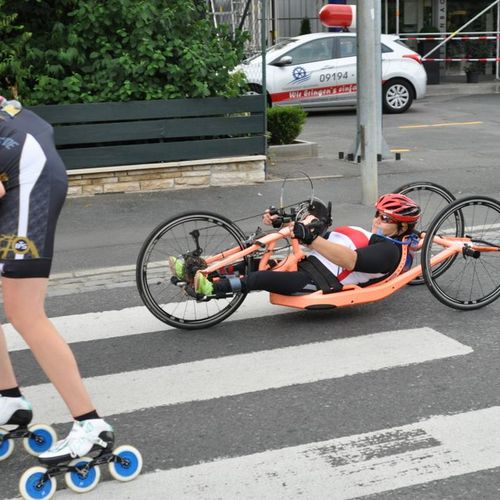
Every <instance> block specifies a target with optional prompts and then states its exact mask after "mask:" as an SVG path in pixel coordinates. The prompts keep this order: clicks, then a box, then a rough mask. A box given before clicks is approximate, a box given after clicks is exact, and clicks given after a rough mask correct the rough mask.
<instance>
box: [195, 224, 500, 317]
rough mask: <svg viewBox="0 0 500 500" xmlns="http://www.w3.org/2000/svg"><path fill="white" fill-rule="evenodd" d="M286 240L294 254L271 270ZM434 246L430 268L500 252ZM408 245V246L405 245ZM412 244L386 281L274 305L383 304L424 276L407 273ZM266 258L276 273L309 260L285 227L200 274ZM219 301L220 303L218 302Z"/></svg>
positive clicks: (457, 243)
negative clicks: (466, 253)
mask: <svg viewBox="0 0 500 500" xmlns="http://www.w3.org/2000/svg"><path fill="white" fill-rule="evenodd" d="M310 220H312V218H310V216H308V218H306V219H305V220H304V222H305V223H307V222H309V221H310ZM424 237H425V234H424V233H422V234H421V235H420V237H419V241H418V244H417V245H416V246H415V247H412V250H414V251H418V250H420V248H421V247H422V244H423V241H424ZM282 239H290V241H291V247H292V252H291V253H290V254H289V255H287V256H286V257H285V258H283V259H282V260H280V261H278V262H277V264H276V265H275V266H274V267H273V268H272V269H271V268H270V266H269V260H270V258H271V257H272V255H273V252H274V249H275V247H276V244H277V242H278V241H280V240H282ZM433 242H434V243H436V244H438V245H440V246H442V247H443V250H442V251H441V252H439V253H438V254H436V255H435V256H434V257H432V258H431V259H430V266H431V267H434V266H437V265H438V264H440V263H442V262H444V261H445V260H447V259H449V258H450V257H453V256H455V255H458V254H461V253H462V252H463V249H464V245H467V247H468V248H469V249H470V250H472V251H481V252H488V251H494V252H498V251H499V249H498V248H497V247H488V246H483V245H481V246H475V245H474V244H473V243H472V240H471V238H468V237H441V236H435V237H434V238H433ZM404 243H406V242H404ZM408 246H409V245H408V244H403V245H402V255H401V260H400V262H399V265H398V267H397V268H396V270H395V271H394V272H393V273H392V274H391V275H390V276H388V277H387V278H385V279H384V280H383V281H379V282H377V283H374V284H371V285H368V286H365V287H361V286H358V285H344V287H343V289H342V290H341V291H339V292H334V293H324V292H322V291H321V290H318V291H316V292H311V293H307V294H302V295H281V294H278V293H270V302H271V303H272V304H276V305H281V306H287V307H294V308H297V309H327V308H334V307H346V306H352V305H356V304H366V303H369V302H376V301H379V300H382V299H384V298H386V297H388V296H389V295H391V294H392V293H394V292H396V291H397V290H399V289H400V288H402V287H404V286H405V285H407V284H408V283H410V282H411V281H413V280H414V279H416V278H418V277H419V276H421V275H422V272H423V270H422V266H421V265H417V266H415V267H413V268H411V269H409V270H407V271H404V272H403V269H404V266H405V263H406V259H407V254H408ZM263 250H264V253H263V256H262V258H261V259H260V262H259V267H258V270H259V271H262V270H269V269H271V270H274V271H275V272H287V271H296V270H297V264H298V263H299V262H300V261H301V260H302V259H303V258H304V257H305V256H306V254H305V253H304V251H303V250H302V248H301V246H300V244H299V242H298V240H297V239H294V238H292V234H291V226H286V227H283V228H282V229H280V230H278V231H276V232H274V233H270V234H266V235H264V236H261V237H259V238H257V239H256V240H254V242H253V243H252V244H250V245H249V246H248V247H247V248H244V249H241V248H239V247H233V248H231V249H229V250H227V251H224V252H222V253H219V254H217V255H213V256H206V257H204V260H205V261H206V263H207V267H206V268H205V269H203V270H201V271H199V272H202V273H203V274H205V275H207V276H208V275H210V274H212V273H216V272H217V271H218V270H220V269H222V268H224V267H226V266H230V265H231V264H234V263H235V262H237V261H241V260H242V259H244V258H245V257H248V256H250V255H252V254H253V253H256V252H262V251H263ZM214 300H217V299H214Z"/></svg>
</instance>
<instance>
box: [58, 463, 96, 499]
mask: <svg viewBox="0 0 500 500" xmlns="http://www.w3.org/2000/svg"><path fill="white" fill-rule="evenodd" d="M90 462H92V459H91V458H89V457H83V458H75V459H74V460H72V461H71V462H70V463H69V464H68V465H69V467H78V468H83V467H85V465H87V464H88V463H90ZM100 479H101V470H100V469H99V467H97V466H92V467H90V468H89V470H88V471H87V473H86V474H82V473H81V472H78V471H77V470H75V469H73V470H71V471H69V472H66V474H64V481H65V483H66V485H67V486H68V488H69V489H70V490H73V491H75V492H76V493H86V492H87V491H90V490H93V489H94V488H95V487H96V486H97V483H98V482H99V480H100Z"/></svg>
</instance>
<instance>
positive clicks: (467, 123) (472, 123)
mask: <svg viewBox="0 0 500 500" xmlns="http://www.w3.org/2000/svg"><path fill="white" fill-rule="evenodd" d="M482 123H483V122H450V123H434V124H432V125H401V126H400V127H399V128H432V127H459V126H461V125H481V124H482Z"/></svg>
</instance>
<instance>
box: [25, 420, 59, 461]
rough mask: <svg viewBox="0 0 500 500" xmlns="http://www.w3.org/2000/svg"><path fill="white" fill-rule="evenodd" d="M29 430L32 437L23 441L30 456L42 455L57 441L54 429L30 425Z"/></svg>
mask: <svg viewBox="0 0 500 500" xmlns="http://www.w3.org/2000/svg"><path fill="white" fill-rule="evenodd" d="M28 429H29V431H30V432H31V433H32V435H31V436H30V437H27V438H24V439H23V446H24V448H25V449H26V451H27V452H28V453H29V454H30V455H33V456H38V455H40V454H41V453H43V452H44V451H47V450H48V449H49V448H51V447H52V445H53V444H54V443H55V442H56V441H57V435H56V433H55V431H54V429H52V427H50V426H48V425H43V424H37V425H30V426H29V427H28Z"/></svg>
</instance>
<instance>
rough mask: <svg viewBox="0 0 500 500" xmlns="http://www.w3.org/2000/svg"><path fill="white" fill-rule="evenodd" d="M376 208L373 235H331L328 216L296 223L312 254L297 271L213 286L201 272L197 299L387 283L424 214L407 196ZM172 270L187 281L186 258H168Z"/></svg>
mask: <svg viewBox="0 0 500 500" xmlns="http://www.w3.org/2000/svg"><path fill="white" fill-rule="evenodd" d="M375 208H376V212H375V216H374V218H373V221H372V228H371V231H367V230H365V229H363V228H361V227H357V226H344V227H338V228H335V229H334V230H331V231H328V228H329V226H330V224H331V218H330V215H329V214H326V213H323V214H321V215H319V216H318V218H315V219H314V220H313V221H312V222H310V223H308V224H306V223H304V222H295V223H293V230H292V232H293V237H294V238H296V239H297V240H298V241H299V242H300V243H302V244H304V245H306V246H308V247H309V249H310V250H311V252H310V253H309V255H308V256H307V257H306V258H305V259H303V260H302V261H300V262H299V263H298V270H297V271H289V272H275V270H261V271H251V272H249V273H248V274H247V275H246V276H242V277H236V276H235V275H234V274H232V275H231V276H223V275H222V276H218V277H217V280H214V281H212V280H211V279H209V277H207V276H206V275H205V274H203V273H201V272H200V271H198V272H196V274H195V276H194V292H195V293H196V295H197V297H203V296H204V297H215V298H217V297H225V296H227V295H228V294H231V293H237V292H242V293H247V292H250V291H252V290H266V291H269V292H274V293H279V294H283V295H292V294H295V293H307V292H314V291H317V290H322V291H323V292H325V293H331V292H335V291H339V290H341V289H342V286H343V285H348V284H357V285H362V286H366V285H369V284H371V283H375V282H377V281H380V280H383V279H385V278H386V277H387V276H390V275H391V274H392V273H393V272H394V270H395V269H396V268H397V266H398V264H399V263H400V261H401V253H402V250H401V249H402V239H403V238H404V237H405V236H407V235H409V234H410V233H412V231H413V229H414V227H415V225H416V223H417V222H418V220H419V217H420V213H421V210H420V207H419V206H418V205H417V204H416V203H415V202H414V201H413V200H411V199H410V198H408V197H407V196H405V195H402V194H393V193H391V194H386V195H383V196H381V197H380V198H379V199H378V200H377V202H376V204H375ZM278 217H279V216H278V215H275V214H273V212H272V211H270V210H267V211H266V212H265V213H264V216H263V222H264V224H267V225H274V226H276V225H279V224H276V221H277V218H278ZM273 223H274V224H273ZM170 267H171V271H172V275H173V276H176V277H177V278H178V279H179V280H186V263H185V262H184V259H183V258H182V257H174V256H172V257H170ZM188 274H189V272H188Z"/></svg>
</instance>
